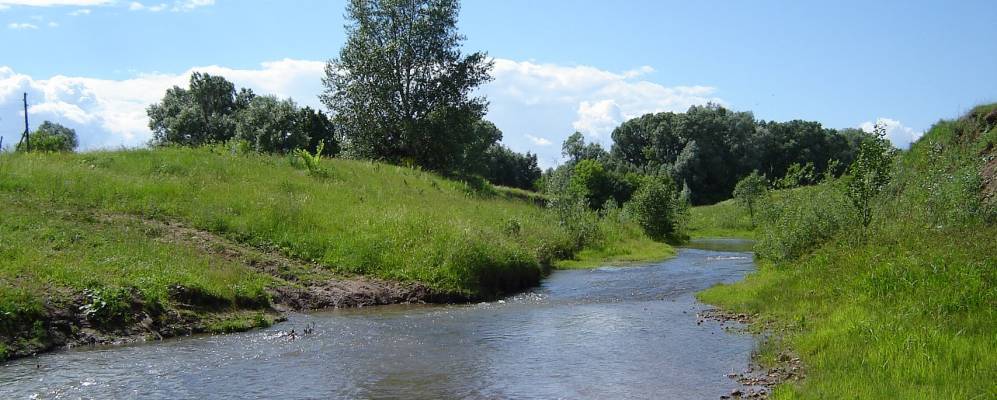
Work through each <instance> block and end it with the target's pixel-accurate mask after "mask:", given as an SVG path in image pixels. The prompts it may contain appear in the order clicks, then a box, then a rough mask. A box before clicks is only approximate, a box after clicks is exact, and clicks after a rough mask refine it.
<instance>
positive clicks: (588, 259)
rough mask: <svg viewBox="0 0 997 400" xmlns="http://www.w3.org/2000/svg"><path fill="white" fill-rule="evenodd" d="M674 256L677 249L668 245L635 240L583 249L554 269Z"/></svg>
mask: <svg viewBox="0 0 997 400" xmlns="http://www.w3.org/2000/svg"><path fill="white" fill-rule="evenodd" d="M673 256H675V248H673V247H671V246H669V245H667V244H664V243H659V242H655V241H652V240H650V239H645V240H633V241H628V242H617V243H612V244H608V245H606V246H602V247H598V248H586V249H583V250H581V251H579V252H578V253H577V254H576V255H575V257H574V258H572V259H567V260H560V261H557V262H555V263H554V267H555V268H557V269H588V268H596V267H601V266H604V265H621V264H630V263H639V262H648V261H658V260H664V259H666V258H669V257H673Z"/></svg>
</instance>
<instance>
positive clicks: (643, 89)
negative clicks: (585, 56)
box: [487, 59, 723, 139]
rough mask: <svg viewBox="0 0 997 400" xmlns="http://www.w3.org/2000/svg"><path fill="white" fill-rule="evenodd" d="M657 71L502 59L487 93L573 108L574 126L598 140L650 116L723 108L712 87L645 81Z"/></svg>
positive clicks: (505, 97) (512, 99)
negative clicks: (630, 121)
mask: <svg viewBox="0 0 997 400" xmlns="http://www.w3.org/2000/svg"><path fill="white" fill-rule="evenodd" d="M652 72H654V69H653V68H651V67H649V66H643V67H640V68H637V69H633V70H630V71H625V72H622V73H614V72H611V71H606V70H602V69H598V68H595V67H591V66H584V65H582V66H561V65H555V64H537V63H533V62H530V61H522V62H520V61H512V60H503V59H497V60H495V71H494V76H495V81H494V82H493V83H491V84H490V86H489V87H488V89H487V92H488V94H489V98H502V99H503V100H508V101H513V102H518V103H520V104H522V105H525V106H537V105H543V104H568V105H570V106H571V107H572V108H573V109H574V110H575V118H574V120H573V121H572V123H571V127H572V128H574V129H575V130H578V131H581V132H582V133H585V134H587V135H588V136H590V137H592V138H595V139H604V138H605V137H606V136H607V135H608V133H609V132H611V131H612V129H613V128H615V127H616V126H617V125H619V124H620V123H622V122H623V121H625V120H627V119H629V118H634V117H637V116H640V115H643V114H646V113H653V112H662V111H685V110H686V109H688V108H689V106H692V105H696V104H705V103H708V102H714V103H721V104H722V103H723V101H722V100H721V99H719V98H717V97H715V96H714V93H715V91H716V89H714V88H713V87H710V86H676V87H666V86H664V85H661V84H658V83H655V82H651V81H648V80H643V79H639V78H641V77H643V76H645V75H647V74H649V73H652ZM493 102H494V100H493ZM564 129H565V130H567V129H569V128H568V127H567V126H566V127H564Z"/></svg>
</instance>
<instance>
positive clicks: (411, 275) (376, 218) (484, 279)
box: [0, 146, 672, 344]
mask: <svg viewBox="0 0 997 400" xmlns="http://www.w3.org/2000/svg"><path fill="white" fill-rule="evenodd" d="M317 167H318V168H317V169H313V170H309V169H308V168H306V166H304V165H302V161H301V159H299V158H296V157H292V156H279V155H263V154H257V153H242V152H238V151H234V150H232V149H230V148H227V147H225V146H208V147H202V148H156V149H143V150H122V151H102V152H88V153H79V154H73V153H48V154H41V153H15V154H3V155H0V176H2V179H0V203H2V204H3V207H0V217H2V218H0V226H2V228H3V229H0V259H2V260H3V263H2V266H0V282H2V283H3V284H2V285H0V312H2V313H4V314H3V315H4V320H3V323H4V324H3V325H5V326H6V328H4V330H5V331H6V332H8V335H7V337H11V336H12V335H13V332H15V331H17V332H19V335H20V336H22V337H23V336H25V335H22V334H23V333H24V332H22V331H24V330H25V329H28V328H26V326H29V325H31V324H34V322H32V321H44V318H43V316H44V314H46V313H49V314H51V312H52V309H53V308H58V306H53V304H55V305H58V304H62V305H63V308H65V307H69V303H72V302H76V303H78V302H79V301H80V300H79V297H80V296H84V297H85V296H89V294H92V293H102V294H104V295H105V297H115V298H118V299H119V300H121V301H119V302H113V301H112V302H109V303H111V304H119V305H120V307H122V308H127V307H130V306H129V304H130V303H141V304H148V305H153V306H152V307H159V308H162V307H166V308H169V307H170V305H171V304H172V303H175V301H173V300H171V299H170V298H169V296H168V290H169V288H170V287H174V286H178V285H179V286H183V287H187V288H196V291H198V292H199V293H203V294H205V295H207V296H209V297H211V298H213V299H219V300H218V301H220V302H222V303H224V305H226V307H228V309H246V308H248V309H259V308H265V307H266V306H267V305H268V291H267V289H268V288H272V287H273V286H275V285H276V284H277V282H276V281H275V279H277V278H275V277H273V276H272V275H271V274H267V273H263V272H261V271H259V270H258V269H254V268H253V267H251V266H248V265H244V264H243V263H240V262H237V261H233V260H231V259H226V258H225V257H221V256H219V254H212V252H211V251H207V252H206V251H204V249H203V248H200V247H198V246H192V245H189V244H184V243H171V242H169V241H164V240H159V239H158V238H159V236H160V235H161V234H162V233H161V232H156V229H155V228H150V224H146V223H143V221H157V222H162V223H170V224H180V225H182V226H184V227H187V228H191V229H194V230H197V231H203V232H207V233H210V234H212V235H217V236H219V237H223V238H225V239H226V240H230V241H232V242H235V243H239V244H241V245H245V246H248V247H251V248H254V249H259V250H260V251H262V252H272V253H277V254H280V255H282V256H285V257H289V258H291V259H294V260H298V261H300V262H302V263H306V264H309V265H315V266H318V267H319V268H321V269H324V270H325V271H326V272H327V273H328V274H327V275H323V278H325V279H335V277H336V276H341V277H350V276H366V277H372V278H379V279H383V280H388V281H397V282H417V283H419V284H423V285H426V286H428V287H429V288H431V289H432V290H433V291H435V292H437V293H441V294H445V295H447V297H449V298H466V299H480V298H490V297H494V296H498V295H501V294H504V293H511V292H515V291H518V290H522V289H524V288H528V287H531V286H534V285H536V284H538V282H539V280H540V278H541V277H543V276H544V275H545V274H547V273H548V272H549V270H550V269H551V268H552V267H553V265H554V263H555V262H557V261H559V260H570V259H573V258H576V257H578V256H579V255H580V256H581V257H582V258H583V259H587V260H593V259H597V258H600V257H601V258H602V259H618V258H623V259H627V260H641V259H648V258H654V257H657V258H662V257H667V256H668V255H670V254H672V250H671V247H670V246H668V245H667V244H662V243H657V242H653V241H651V240H650V239H648V238H647V237H646V236H645V235H644V233H643V232H642V231H641V230H640V228H639V227H637V226H635V225H633V224H632V223H628V222H625V221H621V220H609V219H601V220H598V221H597V222H596V223H597V224H598V228H597V231H598V232H599V234H598V235H595V236H593V235H588V236H586V238H585V239H584V240H582V239H580V238H579V237H578V234H577V233H575V232H572V231H571V229H569V228H568V227H565V226H563V225H562V224H561V223H560V222H559V221H558V219H557V218H556V217H555V216H554V215H552V213H550V212H548V211H547V210H545V209H544V208H543V207H542V206H541V205H540V204H539V203H542V198H540V197H539V196H537V195H534V194H532V193H530V192H525V191H521V190H515V189H507V188H498V187H493V186H491V185H489V184H487V183H485V182H483V181H475V180H468V181H460V180H453V179H447V178H444V177H441V176H439V175H436V174H432V173H427V172H423V171H420V170H418V169H414V168H407V167H400V166H393V165H388V164H381V163H376V162H369V161H352V160H342V159H321V160H319V161H318V165H317ZM291 275H294V272H291ZM330 277H331V278H330ZM286 278H288V280H289V281H298V280H302V279H311V278H310V277H305V276H288V277H286ZM278 280H279V279H278ZM281 283H282V284H285V283H286V282H281ZM132 297H134V298H135V299H131V298H132ZM74 304H75V303H74ZM124 314H127V312H126V313H124ZM39 323H43V322H39ZM0 328H2V327H0ZM38 329H39V330H42V328H41V327H38ZM28 336H30V335H28ZM35 336H39V335H35ZM8 344H9V343H8Z"/></svg>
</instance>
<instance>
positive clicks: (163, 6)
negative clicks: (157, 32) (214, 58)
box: [0, 0, 215, 16]
mask: <svg viewBox="0 0 997 400" xmlns="http://www.w3.org/2000/svg"><path fill="white" fill-rule="evenodd" d="M214 4H215V0H173V1H172V2H170V3H159V4H154V5H146V4H143V3H140V2H138V1H131V2H127V1H119V0H0V10H3V9H6V8H10V7H11V6H25V7H60V6H62V7H68V6H74V7H98V6H123V7H128V9H129V10H132V11H139V10H144V11H151V12H159V11H164V10H170V11H174V12H185V11H192V10H194V9H197V8H201V7H207V6H213V5H214ZM89 13H90V10H89V9H81V10H77V11H74V12H71V13H70V14H69V15H72V16H79V15H86V14H89Z"/></svg>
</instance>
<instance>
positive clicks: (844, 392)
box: [698, 105, 997, 399]
mask: <svg viewBox="0 0 997 400" xmlns="http://www.w3.org/2000/svg"><path fill="white" fill-rule="evenodd" d="M995 147H997V105H987V106H981V107H977V108H976V109H974V110H973V111H971V112H970V113H969V114H967V115H966V116H964V117H962V118H960V119H958V120H953V121H941V122H939V123H938V124H936V125H935V126H934V127H933V128H932V129H931V130H930V131H929V132H927V133H926V134H925V135H924V137H923V138H922V139H920V140H919V141H918V142H917V143H915V144H914V145H913V146H912V148H911V149H910V150H909V151H906V152H903V153H901V154H899V155H898V159H897V160H896V162H895V164H894V168H893V171H892V173H891V178H892V182H891V184H890V186H888V187H887V188H886V190H885V191H884V193H883V194H882V195H881V196H880V197H879V198H877V201H876V203H875V205H874V209H873V216H874V218H873V220H872V224H871V225H870V226H869V227H868V228H863V227H862V226H861V225H860V224H859V225H855V223H854V220H853V219H851V218H852V217H851V215H852V213H853V212H854V210H853V209H852V208H851V205H850V204H849V203H848V202H847V199H846V198H844V197H843V196H844V195H843V194H842V193H843V190H844V189H843V186H842V183H841V182H839V181H832V182H826V183H824V184H821V185H818V186H815V187H809V188H805V189H804V190H797V191H793V192H791V193H781V194H780V196H779V197H780V198H779V199H777V200H776V201H774V202H773V203H770V204H768V205H766V206H765V207H772V208H771V210H772V212H771V213H770V214H769V215H768V217H767V218H770V219H768V220H762V221H761V222H759V229H758V231H757V234H756V236H757V237H758V238H759V243H758V245H757V246H756V252H757V253H758V254H759V256H760V259H759V262H758V271H757V272H755V273H752V274H750V275H748V277H747V278H746V279H745V280H744V281H742V282H738V283H734V284H730V285H719V286H716V287H713V288H710V289H708V290H705V291H703V292H701V293H700V294H699V296H698V297H699V298H700V299H701V300H702V301H704V302H706V303H709V304H714V305H717V306H720V307H722V308H723V309H725V310H728V312H733V313H736V314H746V315H752V316H755V317H754V318H753V321H754V322H753V323H752V324H753V326H754V328H755V329H757V330H759V331H760V330H762V329H765V330H766V331H767V332H769V334H768V335H767V339H766V340H765V342H764V343H763V345H762V347H761V348H760V351H759V353H758V354H757V355H756V357H755V359H756V360H757V361H758V362H759V364H761V365H762V366H766V367H774V366H777V365H778V364H777V363H778V361H779V360H780V358H784V357H782V355H783V354H792V355H793V356H794V357H796V356H798V358H799V359H800V362H801V363H802V365H803V366H805V367H804V368H805V369H806V378H805V379H803V380H801V381H788V382H786V383H784V384H781V385H778V386H777V387H776V388H775V389H774V391H773V393H772V397H773V398H777V399H789V398H792V399H798V398H802V399H810V398H813V399H817V398H915V399H917V398H924V399H938V398H952V399H955V398H959V399H970V398H993V397H995V396H997V387H995V386H994V385H993V383H992V382H994V381H997V340H995V337H994V332H997V311H995V310H997V275H995V274H997V259H995V258H994V256H993V255H994V254H995V253H997V241H995V240H994V238H995V237H997V226H995V225H994V224H995V221H997V215H995V210H997V204H995V203H994V195H993V193H997V189H995V188H997V175H995V173H997V167H995V166H997V154H995V150H994V149H995Z"/></svg>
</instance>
